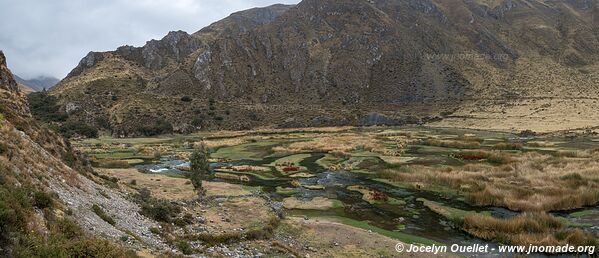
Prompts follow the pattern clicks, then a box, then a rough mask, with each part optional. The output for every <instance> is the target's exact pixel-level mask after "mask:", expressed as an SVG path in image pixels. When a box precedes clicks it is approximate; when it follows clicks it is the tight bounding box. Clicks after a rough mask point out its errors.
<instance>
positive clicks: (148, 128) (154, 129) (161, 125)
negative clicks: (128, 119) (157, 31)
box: [137, 119, 173, 136]
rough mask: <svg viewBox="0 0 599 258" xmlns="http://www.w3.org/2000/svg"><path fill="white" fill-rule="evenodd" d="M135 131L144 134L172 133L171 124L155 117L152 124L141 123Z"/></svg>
mask: <svg viewBox="0 0 599 258" xmlns="http://www.w3.org/2000/svg"><path fill="white" fill-rule="evenodd" d="M137 131H138V132H139V133H141V134H142V135H145V136H155V135H160V134H170V133H173V125H171V123H169V122H167V121H166V120H164V119H157V120H155V122H154V124H151V125H143V126H141V127H139V128H138V129H137Z"/></svg>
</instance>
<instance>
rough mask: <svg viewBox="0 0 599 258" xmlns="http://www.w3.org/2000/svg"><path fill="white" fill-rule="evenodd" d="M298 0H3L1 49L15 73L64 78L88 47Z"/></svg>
mask: <svg viewBox="0 0 599 258" xmlns="http://www.w3.org/2000/svg"><path fill="white" fill-rule="evenodd" d="M297 2H299V0H0V17H2V22H0V50H3V51H4V52H5V54H6V55H7V59H8V62H9V67H10V68H11V69H12V70H13V72H15V73H16V74H18V75H20V76H22V77H25V78H31V77H36V76H40V75H50V76H55V77H59V78H62V77H64V76H65V75H66V74H67V73H68V72H69V71H70V70H71V69H72V68H74V67H75V66H76V65H77V63H78V62H79V60H80V59H81V58H82V57H83V56H85V55H86V54H87V53H88V52H89V51H108V50H114V49H116V48H117V47H119V46H122V45H135V46H141V45H143V44H144V43H145V42H146V41H147V40H150V39H158V38H162V37H163V36H164V35H166V33H168V32H169V31H172V30H184V31H187V32H190V33H191V32H195V31H197V30H199V29H201V28H202V27H205V26H207V25H209V24H210V23H212V22H215V21H217V20H220V19H222V18H224V17H226V16H228V15H229V14H230V13H232V12H236V11H240V10H245V9H249V8H252V7H259V6H268V5H271V4H276V3H284V4H295V3H297Z"/></svg>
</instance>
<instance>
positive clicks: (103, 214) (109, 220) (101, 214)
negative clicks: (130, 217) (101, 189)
mask: <svg viewBox="0 0 599 258" xmlns="http://www.w3.org/2000/svg"><path fill="white" fill-rule="evenodd" d="M92 211H94V213H96V215H98V217H100V218H101V219H102V220H104V221H106V222H107V223H108V224H110V225H113V226H114V225H115V224H116V222H115V221H114V220H113V219H112V218H111V217H110V216H109V215H108V214H106V212H104V209H102V207H100V206H98V205H97V204H94V205H93V206H92Z"/></svg>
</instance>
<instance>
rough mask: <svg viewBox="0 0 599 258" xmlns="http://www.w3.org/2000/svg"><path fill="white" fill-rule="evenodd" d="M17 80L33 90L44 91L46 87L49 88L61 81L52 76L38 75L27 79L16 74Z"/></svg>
mask: <svg viewBox="0 0 599 258" xmlns="http://www.w3.org/2000/svg"><path fill="white" fill-rule="evenodd" d="M14 77H15V81H17V83H19V84H21V85H23V86H25V87H26V88H30V89H31V90H33V91H43V90H44V89H46V90H49V89H50V88H52V87H54V86H55V85H56V84H58V83H59V82H60V80H59V79H57V78H55V77H51V76H38V77H35V78H33V79H29V80H25V79H23V78H21V77H19V76H18V75H15V76H14Z"/></svg>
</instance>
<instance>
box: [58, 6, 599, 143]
mask: <svg viewBox="0 0 599 258" xmlns="http://www.w3.org/2000/svg"><path fill="white" fill-rule="evenodd" d="M598 10H599V8H598V3H597V1H588V0H568V1H542V0H496V1H489V0H473V1H462V0H452V1H440V0H369V1H366V0H304V1H302V2H301V3H299V4H298V5H297V6H284V5H276V6H271V7H266V8H256V9H251V10H248V11H242V12H238V13H235V14H233V15H231V16H230V17H228V18H225V19H223V20H221V21H219V22H216V23H214V24H212V25H210V26H208V27H207V28H203V29H201V30H199V31H198V32H196V33H193V34H191V35H190V34H188V33H185V32H182V31H178V32H171V33H169V34H168V35H167V36H166V37H164V38H163V39H161V40H152V41H149V42H148V43H147V44H146V45H145V46H143V47H140V48H136V47H130V46H125V47H120V48H118V49H117V50H116V51H111V52H103V53H99V52H90V53H89V54H88V55H87V56H86V57H85V58H84V59H82V60H81V62H80V63H79V65H78V66H77V67H76V68H75V69H73V71H72V72H71V73H70V74H69V75H68V76H67V78H65V79H64V80H63V81H61V82H60V83H59V84H58V85H57V86H56V87H55V88H53V89H52V91H51V94H52V95H54V96H56V97H58V98H59V100H60V103H61V105H62V107H63V109H64V110H66V111H67V112H69V113H70V114H71V115H72V116H74V117H76V118H78V119H79V120H80V121H84V122H87V123H90V124H96V125H98V126H103V127H106V128H107V129H110V130H112V132H113V133H114V134H115V135H122V136H126V135H129V136H130V135H140V134H147V133H156V132H161V133H164V132H171V131H175V132H183V133H185V132H192V131H196V130H201V129H245V128H253V127H259V126H275V127H304V126H325V125H327V126H332V125H373V124H387V125H396V124H404V123H425V122H431V121H438V120H439V119H443V121H442V122H440V123H442V124H444V125H447V126H460V127H486V128H496V129H514V130H522V129H533V130H545V129H547V130H549V129H551V130H552V129H567V128H577V127H586V126H596V125H597V124H598V123H597V121H599V115H598V114H597V112H595V111H594V110H596V109H598V108H599V103H598V102H597V96H599V88H598V87H597V85H599V62H598V60H599V15H598ZM437 123H439V122H437Z"/></svg>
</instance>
